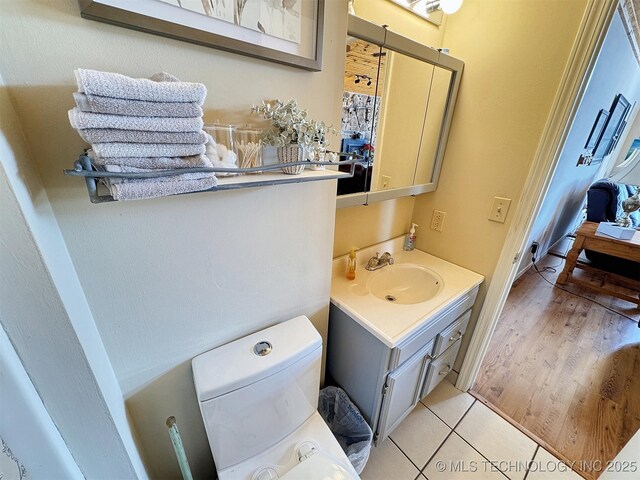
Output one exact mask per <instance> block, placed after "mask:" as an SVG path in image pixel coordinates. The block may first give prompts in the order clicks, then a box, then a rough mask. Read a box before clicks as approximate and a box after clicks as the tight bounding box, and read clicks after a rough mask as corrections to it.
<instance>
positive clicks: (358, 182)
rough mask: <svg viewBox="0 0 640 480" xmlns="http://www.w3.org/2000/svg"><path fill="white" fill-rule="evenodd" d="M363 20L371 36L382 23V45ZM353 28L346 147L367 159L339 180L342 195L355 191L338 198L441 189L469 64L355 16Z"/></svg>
mask: <svg viewBox="0 0 640 480" xmlns="http://www.w3.org/2000/svg"><path fill="white" fill-rule="evenodd" d="M358 26H359V27H361V29H362V31H363V32H364V33H363V34H362V35H361V37H364V38H369V39H371V38H380V37H379V35H378V36H375V35H374V34H372V32H375V29H376V28H377V29H382V35H383V37H382V38H385V40H384V41H380V43H381V44H383V45H379V44H377V43H376V42H377V41H378V40H375V41H374V42H370V41H367V40H365V39H363V38H360V37H359V36H358V28H356V27H358ZM378 33H379V32H378ZM349 34H350V36H349V37H348V38H347V42H346V48H345V72H344V92H343V98H342V125H341V137H342V140H341V142H342V144H341V150H342V151H343V152H355V153H358V154H360V155H362V159H361V160H360V161H359V162H358V163H357V164H356V168H355V174H354V177H353V178H346V179H340V180H339V181H338V195H339V196H344V195H350V194H351V195H352V197H353V198H350V199H348V200H347V199H345V200H346V202H344V203H342V204H340V201H339V202H338V205H339V206H348V205H357V204H362V203H367V202H368V201H371V200H374V201H375V200H384V199H388V198H394V197H398V196H403V195H413V194H417V193H424V192H427V191H433V190H435V187H436V184H437V179H438V172H439V169H440V162H441V159H442V156H443V153H444V145H445V144H446V137H447V134H448V127H449V124H450V122H451V115H452V111H453V103H454V102H455V97H456V93H457V88H458V85H459V81H460V78H459V74H460V73H461V71H462V66H463V65H464V64H463V63H462V62H460V61H459V60H457V59H455V58H453V57H450V56H448V55H445V54H441V53H439V52H438V51H437V50H434V49H432V48H429V47H426V46H425V45H421V44H418V43H416V42H413V41H412V40H409V39H407V38H405V37H401V36H399V35H397V34H394V33H393V32H391V31H389V30H385V29H383V28H382V27H379V26H377V25H374V24H370V23H368V22H365V21H363V20H362V19H357V21H356V22H354V21H353V19H352V18H350V23H349ZM394 43H397V44H398V45H397V46H396V45H394ZM353 194H365V195H359V196H354V195H353Z"/></svg>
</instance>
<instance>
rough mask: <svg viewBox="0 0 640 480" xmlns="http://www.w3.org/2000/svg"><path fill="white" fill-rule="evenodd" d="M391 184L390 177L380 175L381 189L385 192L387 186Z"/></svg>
mask: <svg viewBox="0 0 640 480" xmlns="http://www.w3.org/2000/svg"><path fill="white" fill-rule="evenodd" d="M390 183H391V177H390V176H389V175H382V189H383V190H386V189H387V188H389V184H390Z"/></svg>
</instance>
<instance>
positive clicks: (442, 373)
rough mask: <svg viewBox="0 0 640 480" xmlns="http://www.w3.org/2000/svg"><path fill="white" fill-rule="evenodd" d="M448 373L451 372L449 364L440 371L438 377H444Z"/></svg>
mask: <svg viewBox="0 0 640 480" xmlns="http://www.w3.org/2000/svg"><path fill="white" fill-rule="evenodd" d="M450 371H451V364H450V363H447V368H445V369H444V370H440V373H439V374H438V375H446V374H447V373H449V372H450Z"/></svg>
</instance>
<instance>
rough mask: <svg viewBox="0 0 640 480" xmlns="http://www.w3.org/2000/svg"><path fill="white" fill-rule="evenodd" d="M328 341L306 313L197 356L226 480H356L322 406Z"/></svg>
mask: <svg viewBox="0 0 640 480" xmlns="http://www.w3.org/2000/svg"><path fill="white" fill-rule="evenodd" d="M321 358H322V339H321V337H320V335H319V334H318V332H317V331H316V329H315V328H314V327H313V325H312V324H311V322H310V321H309V319H308V318H307V317H305V316H299V317H296V318H294V319H292V320H288V321H286V322H283V323H280V324H278V325H274V326H273V327H270V328H267V329H265V330H261V331H259V332H257V333H254V334H252V335H249V336H246V337H243V338H241V339H239V340H236V341H233V342H231V343H228V344H226V345H223V346H221V347H218V348H215V349H213V350H210V351H208V352H205V353H203V354H201V355H199V356H197V357H195V358H194V359H193V361H192V363H191V365H192V368H193V379H194V384H195V388H196V395H197V397H198V403H199V404H200V412H201V414H202V418H203V420H204V426H205V430H206V432H207V437H208V439H209V445H210V447H211V452H212V453H213V458H214V461H215V464H216V470H217V472H218V477H219V478H220V479H221V480H227V479H233V480H240V479H241V480H273V479H277V478H282V479H286V480H297V479H300V480H302V479H304V480H312V479H318V480H324V479H326V480H329V479H331V480H343V479H344V480H347V479H348V480H353V479H359V478H360V477H359V476H358V474H357V473H356V471H355V470H354V468H353V467H352V466H351V463H350V462H349V459H348V458H347V456H346V455H345V453H344V452H343V451H342V448H341V447H340V445H339V444H338V441H337V440H336V439H335V437H334V436H333V434H332V433H331V431H330V430H329V428H328V427H327V425H326V424H325V422H324V420H323V419H322V417H321V416H320V414H319V413H318V411H317V406H318V393H319V390H318V389H319V385H320V362H321Z"/></svg>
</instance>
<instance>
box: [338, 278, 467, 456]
mask: <svg viewBox="0 0 640 480" xmlns="http://www.w3.org/2000/svg"><path fill="white" fill-rule="evenodd" d="M477 293H478V287H477V286H475V288H473V289H472V290H470V291H468V292H467V293H465V294H463V295H461V296H459V297H458V298H456V299H455V300H454V301H453V302H451V303H449V305H448V306H447V307H445V308H444V309H442V310H441V311H440V312H438V313H437V314H435V315H434V316H433V318H431V319H429V320H428V321H426V322H425V323H423V324H422V325H421V326H420V327H418V328H416V329H415V331H414V332H411V334H410V335H409V336H407V337H406V338H404V339H403V340H402V341H400V342H399V343H398V344H397V345H393V346H390V345H389V344H388V342H384V341H382V340H381V339H380V338H378V337H377V336H376V335H374V334H373V333H372V332H371V331H370V330H369V329H367V328H365V327H364V326H363V325H362V324H361V322H358V321H357V320H356V319H354V318H353V317H352V316H350V315H349V314H348V313H347V312H346V311H345V310H343V309H341V308H340V307H339V306H338V305H336V303H335V302H333V301H332V304H331V311H330V316H329V338H328V348H327V371H328V373H329V375H330V377H331V378H332V379H333V380H334V381H335V382H336V383H337V384H338V385H339V386H340V387H341V388H343V389H344V390H345V391H346V392H347V394H348V395H349V397H350V398H351V399H352V400H353V402H354V403H355V404H356V405H357V406H358V408H359V409H360V412H361V413H362V415H363V416H364V417H365V419H366V420H367V422H368V423H369V424H370V425H371V428H372V429H373V432H374V442H375V444H376V445H379V444H380V443H381V442H382V441H383V440H384V439H385V438H386V437H387V436H388V435H389V434H390V433H391V431H393V429H394V428H396V427H397V426H398V424H399V423H400V422H401V421H402V420H403V419H404V418H405V417H406V416H407V415H408V414H409V412H411V410H412V409H413V408H414V407H415V406H416V404H417V403H418V401H419V400H420V399H422V398H424V397H425V396H427V395H428V394H429V392H431V391H432V390H433V389H434V388H435V387H436V385H438V383H439V382H440V381H442V380H443V379H444V378H445V377H446V376H447V374H448V373H449V372H450V371H451V369H452V368H453V363H454V361H455V359H456V355H457V354H458V351H459V350H460V344H461V342H462V340H461V339H462V336H463V335H464V333H465V331H466V328H467V324H468V323H469V318H470V317H471V307H472V306H473V303H474V302H475V299H476V296H477Z"/></svg>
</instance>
